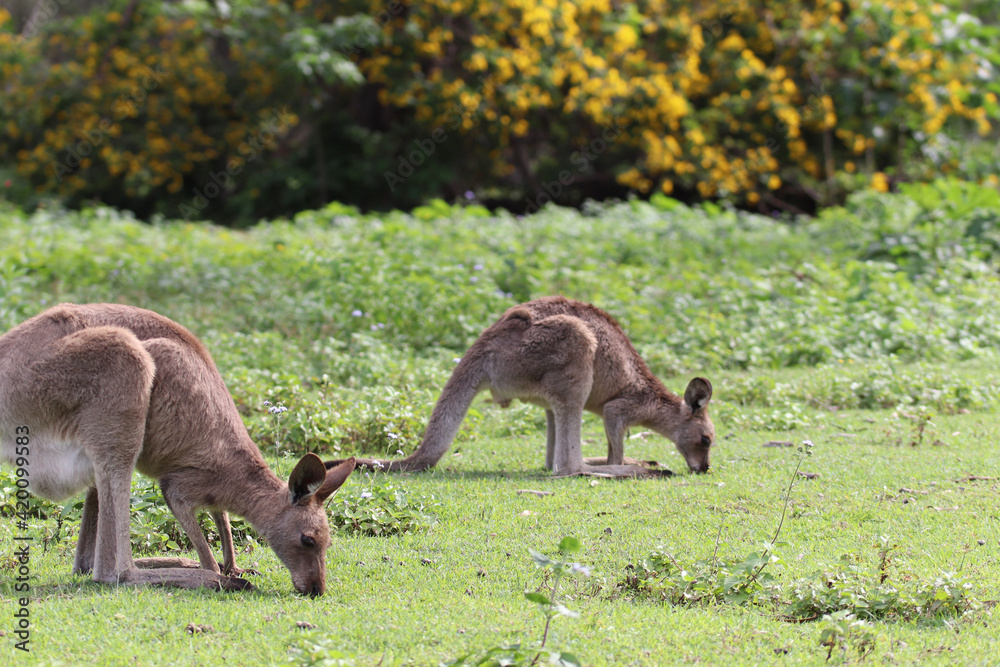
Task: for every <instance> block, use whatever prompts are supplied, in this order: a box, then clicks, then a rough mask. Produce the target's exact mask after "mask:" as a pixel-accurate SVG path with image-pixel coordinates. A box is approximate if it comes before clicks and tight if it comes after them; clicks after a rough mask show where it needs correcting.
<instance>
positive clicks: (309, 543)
mask: <svg viewBox="0 0 1000 667" xmlns="http://www.w3.org/2000/svg"><path fill="white" fill-rule="evenodd" d="M302 546H304V547H314V546H316V540H314V539H313V538H311V537H309V536H308V535H303V536H302Z"/></svg>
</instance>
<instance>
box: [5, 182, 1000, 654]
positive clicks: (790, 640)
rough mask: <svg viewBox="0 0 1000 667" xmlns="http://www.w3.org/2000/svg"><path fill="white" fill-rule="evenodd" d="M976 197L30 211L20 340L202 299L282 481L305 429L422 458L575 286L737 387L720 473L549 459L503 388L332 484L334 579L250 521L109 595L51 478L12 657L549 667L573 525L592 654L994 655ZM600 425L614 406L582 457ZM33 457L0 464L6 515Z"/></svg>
mask: <svg viewBox="0 0 1000 667" xmlns="http://www.w3.org/2000/svg"><path fill="white" fill-rule="evenodd" d="M954 187H955V186H953V185H952V186H939V187H938V188H937V189H936V190H935V189H928V190H927V191H922V192H913V193H910V194H909V195H907V196H902V195H900V196H895V197H890V196H875V195H872V196H868V197H859V198H858V199H857V200H855V201H853V202H852V203H851V204H850V205H849V206H848V207H847V208H845V209H838V210H835V211H830V212H827V213H826V214H824V216H822V217H820V218H819V219H816V220H812V221H774V220H768V219H765V218H759V217H754V216H745V215H742V214H736V213H733V212H728V211H719V210H702V209H687V208H685V207H683V206H678V205H675V204H674V203H672V202H670V201H669V200H661V201H659V202H654V205H649V204H639V203H634V204H620V205H613V206H607V207H601V208H595V209H594V210H589V211H585V212H583V213H576V212H571V211H563V210H559V209H547V210H545V211H543V212H541V213H539V214H537V215H535V216H532V217H530V218H523V219H518V218H513V217H510V216H498V217H491V216H489V215H487V214H486V212H485V211H480V210H477V209H474V208H473V209H452V208H450V207H447V206H445V205H443V204H441V205H437V206H434V207H427V208H425V209H418V210H417V211H415V212H414V214H413V215H412V216H406V215H403V214H392V215H390V216H386V217H384V218H381V219H375V218H369V217H364V216H359V215H357V214H356V213H354V212H352V211H350V210H346V209H340V208H337V207H331V208H330V209H328V210H325V211H320V212H314V213H306V214H302V215H300V216H299V217H298V218H297V219H296V220H295V221H292V222H282V221H279V222H274V223H267V224H262V225H260V226H258V227H256V228H254V229H253V230H250V231H249V232H245V233H235V232H230V231H225V230H220V229H215V228H211V227H207V226H193V225H185V224H180V223H169V222H162V223H157V224H154V225H151V226H150V225H145V224H141V223H138V222H135V221H132V220H129V219H128V218H127V217H123V216H120V215H118V214H116V213H114V212H110V211H106V210H94V211H90V212H84V213H82V214H63V213H58V212H48V213H46V212H42V213H39V214H36V215H35V216H33V217H31V218H26V217H25V216H23V215H21V214H19V213H17V212H16V211H0V327H2V328H3V329H6V328H8V327H10V326H13V325H14V324H16V323H17V322H19V321H21V320H23V319H24V318H26V317H28V316H30V315H32V314H34V313H36V312H38V311H40V310H42V309H43V308H44V307H45V306H46V305H51V304H53V303H56V302H59V301H67V300H72V301H79V302H84V301H119V302H126V303H132V304H134V305H140V306H144V307H149V308H153V309H155V310H158V311H159V312H162V313H164V314H166V315H168V316H170V317H173V318H174V319H177V320H178V321H180V322H181V323H183V324H185V325H186V326H188V327H189V328H191V329H192V330H193V331H195V333H196V334H198V335H199V336H200V337H201V338H202V339H203V340H204V341H205V343H206V345H207V346H208V347H209V349H210V351H211V352H212V353H213V355H214V356H215V357H216V360H217V363H218V365H219V367H220V370H221V371H222V373H223V376H224V377H225V379H226V381H227V384H228V385H229V388H230V390H231V391H232V393H233V395H234V397H235V398H236V401H237V404H238V406H239V407H240V408H241V412H242V413H243V416H244V420H245V421H246V423H247V426H248V428H249V430H250V432H251V434H252V435H253V436H254V438H255V440H256V441H257V442H258V443H259V444H260V446H261V448H262V450H263V451H264V452H265V454H266V455H267V456H268V458H269V460H270V461H271V462H272V464H273V465H274V466H275V467H277V468H278V470H279V471H280V473H281V474H282V475H287V474H288V472H289V470H290V469H291V464H292V462H291V459H292V458H293V457H297V456H298V455H299V454H300V453H301V452H303V451H306V450H311V451H317V452H319V453H320V454H321V455H324V456H333V455H336V456H341V455H346V454H350V453H354V452H364V453H380V454H382V453H388V454H390V455H392V454H393V453H394V451H395V449H396V448H400V449H402V450H404V451H412V449H413V448H414V447H415V446H416V445H417V443H418V442H419V438H420V435H421V433H422V429H423V426H424V424H426V420H427V417H428V415H429V413H430V408H431V407H432V405H433V401H434V400H435V398H436V396H437V393H438V392H439V391H440V388H441V386H442V385H443V383H444V381H445V380H446V379H447V377H448V373H449V372H450V369H451V368H452V366H453V365H454V362H453V358H454V357H456V356H459V355H461V354H462V352H463V350H464V349H465V347H466V346H467V345H468V344H469V343H471V341H472V340H473V339H474V338H475V336H476V334H477V333H478V332H479V331H480V330H481V329H482V328H483V327H485V326H486V325H488V324H489V323H490V322H491V321H492V320H493V319H494V318H495V317H496V316H497V315H499V314H500V313H501V312H502V311H503V310H504V309H505V308H507V307H509V306H510V305H512V304H514V303H517V302H518V301H521V300H524V299H528V298H532V297H535V296H540V295H542V294H550V293H562V294H565V295H567V296H572V297H576V298H581V299H584V300H588V301H591V302H594V303H596V304H597V305H599V306H601V307H603V308H605V309H607V310H609V311H610V312H612V313H613V314H614V315H615V316H616V317H618V318H619V319H620V320H621V322H622V324H623V326H625V328H626V330H627V331H628V332H629V334H630V336H631V337H632V338H633V340H634V341H635V343H636V345H637V347H638V349H639V350H640V352H641V353H642V354H643V355H644V356H645V357H646V358H647V360H648V361H649V363H650V365H651V367H652V368H653V369H654V371H655V372H657V374H658V375H659V376H660V377H661V378H662V379H663V380H664V382H665V384H666V385H667V386H668V387H669V388H671V389H672V390H674V391H676V392H681V391H683V388H684V386H685V385H686V383H687V381H688V379H689V378H690V377H691V376H693V375H695V374H698V375H704V376H706V377H709V378H710V379H711V380H712V381H713V384H714V385H715V396H714V398H713V402H712V408H711V409H712V415H713V418H714V419H715V423H716V428H717V431H718V436H719V439H718V445H717V447H716V448H715V450H714V453H713V458H712V462H713V469H712V472H711V473H710V474H708V475H704V476H695V475H689V474H686V473H684V474H678V475H677V476H675V477H672V478H668V479H660V480H640V481H611V480H597V479H587V478H580V479H551V478H550V477H549V476H548V475H547V474H546V472H545V471H544V470H543V468H542V462H543V458H544V414H543V413H542V411H541V410H539V409H537V408H534V407H532V406H524V405H520V404H515V405H513V406H511V408H509V409H507V410H500V409H499V408H498V407H497V406H495V405H493V404H491V403H489V402H487V401H485V400H482V399H481V400H479V401H477V402H476V403H475V404H474V406H473V410H472V411H471V412H470V415H469V417H468V418H467V420H466V423H465V426H464V428H463V430H462V432H461V434H460V436H459V439H458V440H457V441H456V443H455V445H454V446H453V448H452V450H451V451H450V452H449V453H448V455H447V456H446V458H445V459H444V460H443V461H442V463H441V464H440V465H439V466H438V467H437V468H436V469H435V470H433V471H431V472H428V473H421V474H400V475H383V474H378V475H375V476H374V477H372V476H370V475H367V476H366V475H364V474H360V473H359V474H355V475H353V476H352V478H351V479H350V480H349V482H348V483H347V484H346V485H345V487H344V488H343V489H341V490H340V491H339V492H338V494H337V495H336V496H335V497H334V499H333V500H332V501H331V502H330V504H329V505H330V511H331V522H332V524H333V525H334V527H335V530H334V542H333V546H332V547H331V549H330V550H329V552H328V555H327V568H328V573H327V594H326V595H325V596H324V597H322V598H320V599H317V600H310V599H307V598H302V597H300V596H297V595H295V594H294V593H293V591H292V587H291V582H290V578H289V576H288V573H287V571H286V570H285V569H284V568H283V567H282V566H281V565H280V563H279V562H278V560H277V558H276V557H275V556H274V554H273V552H271V551H270V550H269V548H268V547H266V545H263V544H261V543H260V541H259V539H258V538H256V537H255V536H254V535H253V534H252V532H250V531H249V530H248V529H247V527H246V526H245V525H243V524H241V523H236V524H235V526H234V527H235V528H236V530H237V540H238V542H239V546H240V547H241V548H242V553H241V554H240V555H239V556H238V560H239V563H240V564H241V565H242V566H244V567H246V566H248V565H252V566H253V567H255V568H257V569H258V570H260V572H261V575H260V576H259V577H256V578H255V579H254V583H255V584H256V586H257V590H255V591H253V592H246V593H232V594H217V593H210V592H201V591H195V592H190V591H179V590H168V589H146V590H130V589H112V588H108V587H103V586H97V585H95V584H92V583H91V582H90V581H89V580H88V579H86V578H83V577H74V576H72V575H71V574H70V570H71V567H72V559H73V551H74V548H75V540H76V529H77V521H78V516H79V503H80V499H75V500H73V501H70V502H69V503H65V504H60V505H53V504H51V503H46V502H42V501H36V500H33V501H32V502H33V506H34V508H35V511H36V516H35V518H33V520H32V521H31V528H30V532H31V534H32V535H33V536H34V537H35V538H36V542H35V545H36V546H35V549H34V550H33V552H32V560H31V563H30V569H31V573H30V576H31V579H30V583H31V585H32V599H31V602H30V605H29V608H30V612H31V630H32V634H31V649H32V650H31V653H30V654H23V653H22V652H20V651H17V650H15V649H14V643H15V642H16V641H17V640H16V638H15V637H14V636H13V635H11V634H10V632H9V630H8V628H10V627H11V626H12V619H13V616H12V614H13V613H14V612H15V610H16V609H17V608H18V604H17V596H16V595H15V593H14V589H13V586H14V576H15V573H16V571H17V563H16V561H15V560H14V550H15V543H14V540H13V537H14V535H16V534H20V533H19V532H18V531H17V530H16V528H15V524H14V519H13V518H4V519H2V520H0V573H2V578H0V615H2V617H3V618H4V619H5V621H4V622H3V623H0V630H2V631H4V632H6V633H7V634H5V635H4V636H3V637H0V639H2V641H3V645H4V646H3V649H2V651H3V653H2V654H3V655H4V656H10V657H12V659H14V660H16V661H17V662H18V663H24V664H86V663H93V664H108V665H115V664H191V665H200V664H213V663H217V662H222V661H223V660H224V661H225V662H227V663H229V664H246V665H256V664H296V665H309V664H317V665H334V664H357V665H374V664H381V665H397V664H413V665H437V664H439V663H446V662H448V661H450V660H454V659H456V658H459V657H461V656H465V655H468V654H473V656H472V657H471V658H470V659H469V661H468V664H476V663H475V660H477V659H480V658H482V659H485V658H483V656H485V653H484V652H485V651H486V650H488V649H490V648H494V647H500V646H507V645H512V644H521V645H522V646H523V647H525V648H531V649H533V650H531V651H529V652H528V653H527V655H528V659H527V660H522V661H521V662H517V661H516V660H513V659H512V660H511V661H509V662H494V663H486V662H484V663H483V664H527V662H528V661H530V658H531V657H533V656H534V655H535V653H536V651H535V650H534V649H535V648H536V647H537V646H538V643H539V641H540V639H541V637H542V632H543V629H544V626H545V618H544V616H543V615H542V613H540V610H539V607H538V605H536V603H534V602H532V601H530V600H528V599H526V598H525V595H524V594H525V592H541V593H544V594H546V595H548V594H549V593H550V592H551V588H552V585H553V581H554V579H553V576H552V571H551V570H549V569H546V568H540V567H538V566H536V564H535V562H534V561H533V559H532V556H531V553H530V552H531V551H532V550H533V551H536V552H541V553H542V554H545V555H547V556H550V557H557V556H558V554H557V545H558V544H559V543H560V541H561V540H562V539H563V538H565V537H574V538H576V539H577V540H579V542H580V545H581V547H580V549H579V551H576V552H574V553H571V554H567V555H566V556H565V558H567V559H568V560H570V561H572V562H575V563H579V564H581V565H582V566H585V567H586V568H587V569H588V570H589V576H585V574H584V573H576V574H572V573H571V574H567V575H565V576H564V577H563V578H562V579H561V580H560V588H559V592H558V600H557V601H558V602H560V603H562V604H564V605H565V607H566V608H568V610H570V611H572V612H575V613H578V614H579V616H578V617H572V616H565V617H564V616H559V617H556V618H554V619H553V620H552V623H551V628H550V632H549V636H548V640H547V644H546V648H548V649H551V650H552V651H563V652H566V653H567V654H572V655H574V656H576V658H578V659H579V661H580V662H581V663H582V664H586V665H619V664H624V665H668V664H687V663H702V664H727V665H728V664H737V665H742V664H788V665H799V664H824V663H826V664H846V663H854V662H861V661H865V662H867V661H874V662H876V663H879V664H881V663H888V664H916V663H920V664H942V665H945V664H947V665H953V664H963V665H978V664H982V665H988V664H994V663H995V659H996V658H995V656H996V655H997V651H998V646H1000V642H997V640H996V637H997V626H998V623H1000V616H998V614H1000V611H997V609H996V606H995V604H996V601H997V600H1000V504H998V500H997V499H998V497H1000V496H998V491H1000V450H998V448H997V446H996V443H997V441H998V439H1000V420H998V419H997V418H996V415H995V410H996V407H997V402H998V398H1000V381H998V380H997V374H998V371H1000V358H998V356H997V354H996V352H995V348H996V347H997V345H996V343H997V342H998V338H1000V314H998V313H996V312H995V303H996V299H997V296H998V293H1000V280H998V278H997V270H996V264H995V261H994V256H993V251H994V245H993V242H992V240H991V239H992V236H991V234H992V229H993V227H992V226H991V224H992V223H990V221H991V220H997V221H1000V206H997V205H996V203H995V202H994V201H993V200H992V199H991V198H990V196H989V194H988V193H987V194H983V193H980V192H971V193H970V192H968V191H965V190H960V192H959V194H958V195H956V194H955V191H954V190H949V188H954ZM935 193H937V198H936V199H935ZM942 193H943V194H942ZM969 202H973V203H975V205H970V204H969ZM976 202H978V203H976ZM991 216H992V217H991ZM977 221H978V222H977ZM984 221H985V222H984ZM977 225H978V226H977ZM265 401H267V402H268V403H269V404H271V405H274V404H282V405H285V406H287V407H288V408H289V410H288V412H287V413H283V414H281V415H279V416H274V415H272V414H270V413H269V412H268V411H267V409H266V406H265V405H264V402H265ZM631 435H632V436H633V437H632V438H631V439H630V440H629V441H628V443H627V445H626V453H627V454H628V455H630V456H635V457H641V458H653V459H657V460H659V461H660V462H661V463H663V464H665V465H666V466H668V467H671V468H672V469H674V470H675V471H678V472H680V471H681V470H682V469H683V465H682V463H683V462H682V459H681V457H680V456H679V455H678V454H677V453H676V452H675V450H674V448H673V445H672V444H670V443H669V442H668V441H666V440H664V439H663V438H660V437H659V436H648V437H647V436H645V435H643V434H642V433H641V432H640V431H639V430H637V429H633V431H632V433H631ZM807 440H808V441H810V442H811V443H813V446H812V447H810V448H807V450H808V455H806V453H804V452H803V453H800V452H799V451H798V446H799V445H801V444H802V443H803V442H804V441H807ZM776 441H783V442H788V443H792V446H765V445H769V444H771V443H773V442H776ZM604 447H605V446H604V436H603V431H602V429H601V423H600V420H599V419H598V418H596V417H594V416H592V415H591V416H588V417H587V418H586V420H585V453H586V454H588V455H600V454H603V453H604ZM799 466H800V468H799V469H800V472H805V473H811V475H809V476H803V475H795V474H794V471H795V470H796V469H797V467H799ZM13 479H14V478H13V476H12V474H11V473H10V471H9V470H5V471H4V472H3V473H2V476H0V505H6V504H9V502H10V500H11V495H12V491H13V489H14V485H13ZM790 482H792V485H791V487H790ZM523 490H533V491H544V492H548V493H549V495H536V494H532V493H519V491H523ZM133 491H134V493H133V496H134V498H133V519H134V522H133V531H132V532H133V547H134V550H135V552H136V553H137V554H138V553H161V552H165V551H170V552H176V551H178V550H183V549H184V548H185V546H186V544H185V540H184V538H183V535H182V534H180V533H179V532H178V530H177V527H176V525H175V524H174V523H173V522H172V519H171V518H170V516H169V513H168V511H167V510H166V509H165V507H164V506H163V504H162V500H160V499H159V497H158V492H157V491H156V489H155V487H154V486H153V485H152V484H150V483H149V482H148V481H146V480H143V479H142V478H139V477H137V478H136V480H135V482H134V488H133ZM369 495H370V496H371V497H369ZM783 516H784V518H783ZM779 524H780V531H779V532H778V537H777V540H775V539H774V538H775V533H776V531H777V530H778V528H779ZM206 525H207V524H206ZM373 533H378V534H377V535H376V534H373ZM43 541H44V545H45V546H44V549H43V548H42V542H43ZM772 542H776V543H775V544H772ZM762 555H763V557H762ZM761 568H762V569H761ZM823 642H825V643H823ZM828 654H829V660H828ZM564 655H565V654H564ZM477 656H478V658H477ZM494 659H496V660H502V657H496V656H495V658H494ZM546 659H547V654H546V656H543V658H542V659H540V661H539V662H540V664H542V663H544V661H545V660H546Z"/></svg>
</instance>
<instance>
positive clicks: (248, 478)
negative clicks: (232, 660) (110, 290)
mask: <svg viewBox="0 0 1000 667" xmlns="http://www.w3.org/2000/svg"><path fill="white" fill-rule="evenodd" d="M18 427H27V428H28V438H29V453H28V456H27V457H26V458H27V459H28V463H27V465H25V466H24V468H25V469H26V470H27V471H28V480H29V484H30V486H29V488H30V490H31V491H32V492H33V493H35V494H36V495H39V496H42V497H45V498H50V499H52V500H61V499H64V498H67V497H69V496H72V495H75V494H76V493H79V492H80V491H82V490H84V489H87V496H86V500H85V501H84V507H83V517H82V520H81V525H80V539H79V542H78V544H77V550H76V559H75V561H74V563H73V571H74V572H75V573H86V572H91V571H92V572H93V577H94V580H95V581H98V582H103V583H121V584H167V585H174V586H180V587H184V588H195V587H198V586H209V587H213V588H217V589H240V588H247V587H250V584H249V582H247V581H246V580H244V579H241V578H239V575H241V574H243V573H244V572H246V570H242V569H240V568H238V567H237V566H236V562H235V553H234V550H233V539H232V531H231V530H230V526H229V517H228V515H227V512H234V513H236V514H239V515H241V516H244V517H246V519H247V520H248V521H249V522H250V524H251V525H253V527H254V528H255V529H256V530H257V532H259V533H260V534H261V535H262V536H263V537H264V538H265V539H266V540H267V542H268V543H269V544H270V545H271V547H272V548H273V549H274V551H275V552H276V553H277V555H278V557H279V558H280V559H281V561H282V563H284V564H285V567H287V568H288V570H289V571H290V572H291V575H292V583H293V584H294V586H295V589H296V590H298V591H299V592H300V593H303V594H309V595H313V596H315V595H322V594H323V591H324V588H325V576H326V568H325V564H324V556H325V553H326V550H327V548H328V547H329V546H330V528H329V524H328V522H327V518H326V513H325V511H324V509H323V501H324V500H325V499H326V498H327V497H329V496H330V495H331V494H332V493H333V492H334V491H335V490H336V489H337V488H338V487H339V486H340V485H341V484H343V482H344V480H346V479H347V477H348V475H349V474H350V472H351V470H353V469H354V461H353V459H351V460H348V461H346V462H345V463H344V464H342V465H341V466H339V467H337V468H335V469H333V470H330V471H329V472H327V470H326V468H325V467H324V466H323V462H322V461H321V460H320V459H319V457H318V456H316V455H315V454H307V455H306V456H304V457H302V459H301V460H300V461H299V463H298V465H296V466H295V469H294V470H293V471H292V474H291V476H290V477H289V480H288V482H287V484H286V483H285V482H282V481H281V480H280V479H278V477H277V476H276V475H275V474H274V473H273V472H272V471H271V470H270V469H269V468H268V467H267V464H266V463H265V461H264V459H263V457H262V456H261V455H260V451H259V450H258V449H257V446H256V445H255V444H254V443H253V441H252V440H251V439H250V436H249V435H248V434H247V432H246V428H245V427H244V426H243V422H242V421H241V420H240V417H239V414H238V413H237V410H236V405H235V403H234V402H233V399H232V397H231V396H230V395H229V392H228V391H227V390H226V386H225V383H224V382H223V380H222V377H221V376H220V375H219V371H218V370H217V369H216V367H215V363H214V362H213V361H212V358H211V356H209V354H208V351H207V350H206V349H205V347H204V346H203V345H202V344H201V342H199V341H198V339H197V338H195V336H194V335H193V334H192V333H191V332H190V331H188V330H187V329H185V328H184V327H182V326H181V325H179V324H177V323H175V322H173V321H171V320H169V319H167V318H165V317H163V316H162V315H158V314H156V313H154V312H152V311H149V310H143V309H141V308H133V307H130V306H121V305H114V304H92V305H74V304H62V305H60V306H56V307H54V308H51V309H49V310H47V311H45V312H44V313H42V314H40V315H38V316H36V317H33V318H31V319H30V320H28V321H26V322H24V323H22V324H21V325H19V326H17V327H14V328H13V329H11V330H10V331H9V332H7V333H6V334H4V335H3V336H0V453H2V458H3V459H5V460H7V461H9V462H11V463H13V462H14V461H15V460H16V459H17V454H16V447H15V438H16V435H17V434H16V433H15V431H16V429H17V428H18ZM133 469H136V470H138V471H139V472H141V473H143V474H144V475H147V476H149V477H152V478H153V479H156V480H159V482H160V486H161V488H162V490H163V496H164V498H165V499H166V501H167V504H168V505H169V506H170V509H171V511H173V513H174V515H175V516H176V517H177V520H178V522H179V523H180V524H181V526H182V527H183V528H184V531H185V532H186V533H187V535H188V537H189V538H190V540H191V542H192V543H193V544H194V547H195V550H196V551H197V552H198V558H199V562H200V566H201V569H192V567H193V568H197V565H196V564H195V563H194V561H191V560H189V559H179V558H145V559H137V560H133V559H132V552H131V547H130V544H129V491H130V488H131V482H132V471H133ZM203 508H204V509H208V510H209V512H210V513H211V515H212V518H213V519H214V520H215V523H216V526H217V527H218V530H219V535H220V536H221V539H222V548H223V565H222V568H221V570H220V567H219V564H218V563H217V562H216V560H215V557H214V556H213V555H212V550H211V548H210V547H209V544H208V541H207V540H206V539H205V536H204V535H203V534H202V531H201V528H200V527H199V525H198V521H197V518H196V514H195V513H196V511H197V510H199V509H203Z"/></svg>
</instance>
